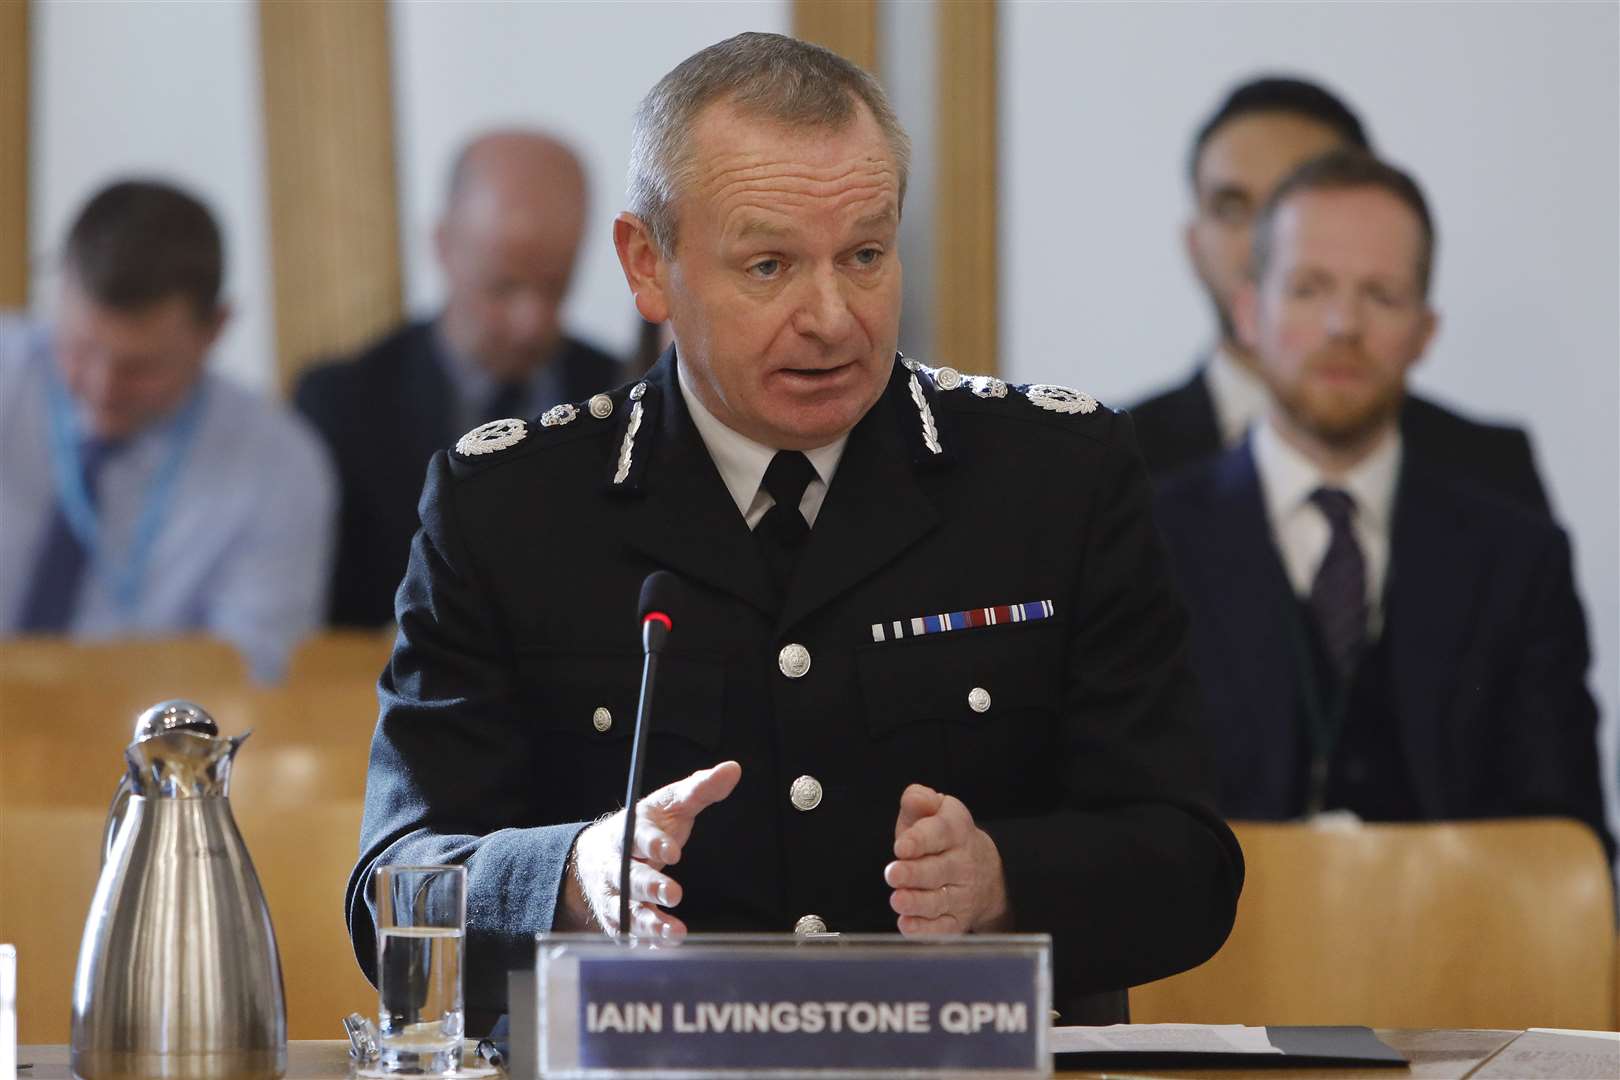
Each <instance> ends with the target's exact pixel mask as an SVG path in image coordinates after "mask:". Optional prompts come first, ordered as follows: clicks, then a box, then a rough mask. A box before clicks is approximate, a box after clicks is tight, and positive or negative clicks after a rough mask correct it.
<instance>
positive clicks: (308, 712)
mask: <svg viewBox="0 0 1620 1080" xmlns="http://www.w3.org/2000/svg"><path fill="white" fill-rule="evenodd" d="M377 640H378V639H372V640H370V641H368V642H367V643H365V644H361V643H359V642H358V641H357V640H355V639H353V638H350V637H348V636H342V637H337V638H335V639H334V641H333V644H332V646H331V648H330V649H326V648H323V643H322V641H319V640H318V641H316V642H314V643H312V644H310V645H308V646H306V648H305V650H303V651H302V652H301V653H300V657H301V658H302V659H303V661H304V662H303V665H302V666H300V664H299V662H298V661H296V660H295V662H294V672H293V674H292V676H291V678H290V680H289V682H288V683H287V684H286V685H284V686H282V687H279V688H275V689H266V688H264V687H260V686H257V685H255V684H253V683H251V682H249V681H248V678H247V673H246V671H245V670H244V668H243V666H242V664H241V662H240V661H239V660H238V659H237V657H236V654H235V652H234V651H233V650H231V649H229V648H228V647H226V646H220V645H218V644H217V643H214V642H206V641H190V640H173V641H166V642H159V641H132V642H124V643H117V644H112V643H109V644H96V645H88V646H86V645H71V644H68V643H66V642H60V641H52V642H47V641H25V642H8V643H6V644H5V645H4V646H0V941H5V942H8V943H12V944H15V945H16V946H17V951H18V972H19V977H18V1024H19V1035H20V1039H21V1041H22V1042H24V1043H60V1042H66V1041H67V1039H68V1034H69V1021H70V1018H71V1001H72V987H73V967H74V961H75V958H76V957H77V956H78V950H79V941H80V937H81V935H82V933H83V930H84V918H85V914H86V912H87V911H88V910H89V907H90V897H91V894H92V893H93V892H94V889H95V883H96V879H97V877H98V876H99V873H100V856H99V851H100V844H101V837H102V827H103V823H104V821H105V819H106V814H107V806H108V802H109V800H110V799H111V797H112V793H113V789H114V787H115V786H116V785H117V782H118V778H119V777H120V776H121V775H122V772H123V769H122V762H123V750H124V747H125V745H126V744H127V743H128V742H129V736H130V728H131V724H132V722H133V720H134V717H135V715H136V713H138V712H139V711H140V710H141V709H143V708H145V707H146V706H147V705H150V704H152V703H154V702H156V701H159V700H162V699H164V698H169V697H187V698H191V699H192V700H195V701H197V702H198V703H199V704H201V705H202V706H204V707H205V708H207V709H208V710H209V712H210V713H212V714H213V716H214V717H215V719H216V720H218V721H219V724H220V729H221V730H222V731H224V732H226V733H228V734H239V733H241V732H243V731H247V730H249V729H250V728H251V729H252V730H253V732H254V734H253V736H252V738H251V739H250V740H249V741H248V743H247V745H246V746H245V747H244V748H243V750H242V753H241V755H240V757H239V758H238V759H237V768H236V770H235V772H234V775H233V779H232V786H231V805H232V810H233V812H234V813H235V816H236V819H237V823H238V825H239V827H240V828H241V830H242V835H243V837H244V839H245V840H246V842H247V845H248V851H249V853H250V854H251V855H252V857H253V861H254V865H255V867H256V868H257V870H258V873H259V878H260V881H261V883H262V885H263V887H264V890H265V896H266V899H267V901H268V903H269V905H270V916H271V920H272V922H273V923H274V924H275V928H276V937H277V943H278V947H279V949H280V952H281V961H282V969H283V978H284V981H285V985H286V990H287V1015H288V1030H289V1033H290V1035H291V1037H292V1038H295V1039H330V1038H336V1037H338V1035H339V1028H338V1022H339V1020H340V1019H341V1017H342V1016H344V1015H345V1014H347V1013H348V1012H351V1011H354V1010H359V1011H362V1012H366V1013H368V1014H375V1012H376V1008H377V998H376V994H375V992H374V991H372V990H371V988H370V986H369V985H368V984H367V983H366V981H365V979H364V977H363V976H362V975H361V974H360V970H359V967H358V966H357V965H356V964H355V962H354V955H353V950H352V949H351V948H350V946H349V941H348V934H347V929H346V927H345V925H344V921H343V889H344V884H345V882H346V880H347V877H348V873H349V870H350V868H351V867H352V866H353V863H354V859H355V857H356V855H357V851H358V837H359V828H360V814H361V806H362V800H363V796H364V788H365V773H366V759H367V754H368V750H369V746H370V741H371V732H372V729H373V727H374V725H375V723H376V715H377V701H376V692H375V689H374V687H375V684H376V679H377V673H378V671H379V670H380V668H381V664H382V660H383V659H386V655H387V654H386V650H383V652H382V657H381V659H379V657H378V655H377Z"/></svg>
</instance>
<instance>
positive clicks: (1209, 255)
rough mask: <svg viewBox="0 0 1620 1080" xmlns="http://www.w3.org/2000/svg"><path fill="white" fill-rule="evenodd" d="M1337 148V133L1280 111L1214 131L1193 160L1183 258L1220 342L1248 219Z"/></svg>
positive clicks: (1226, 331)
mask: <svg viewBox="0 0 1620 1080" xmlns="http://www.w3.org/2000/svg"><path fill="white" fill-rule="evenodd" d="M1343 145H1344V139H1343V137H1342V136H1340V135H1339V133H1338V132H1336V131H1334V130H1333V129H1332V128H1330V127H1327V126H1326V125H1324V124H1319V123H1317V122H1316V121H1314V120H1310V119H1307V118H1305V117H1302V116H1298V115H1296V114H1293V113H1285V112H1263V113H1251V114H1249V115H1247V116H1240V117H1238V118H1237V119H1235V120H1231V121H1229V122H1227V123H1226V124H1223V125H1222V126H1221V127H1219V128H1217V129H1216V131H1215V134H1214V135H1212V136H1210V138H1209V140H1208V141H1207V142H1206V143H1204V149H1203V151H1202V152H1201V153H1200V154H1199V156H1198V165H1197V170H1196V176H1195V178H1194V196H1195V198H1196V199H1197V207H1196V208H1195V211H1194V215H1193V219H1192V221H1191V222H1189V223H1188V225H1187V233H1186V242H1187V254H1188V255H1189V256H1190V257H1191V258H1192V263H1193V269H1194V271H1195V272H1196V273H1197V274H1198V280H1199V281H1201V282H1202V283H1203V285H1204V290H1205V291H1206V292H1207V293H1208V294H1209V298H1210V302H1211V303H1212V304H1213V305H1214V307H1215V315H1216V318H1217V319H1218V320H1219V321H1220V329H1221V334H1222V336H1223V337H1224V338H1226V339H1227V340H1231V339H1232V338H1233V337H1234V336H1235V335H1234V333H1233V326H1232V299H1233V297H1235V296H1236V295H1237V291H1238V288H1239V287H1240V286H1241V285H1242V284H1243V283H1244V282H1245V281H1246V280H1247V279H1248V273H1249V259H1250V255H1251V253H1252V244H1253V238H1254V234H1253V227H1254V218H1255V215H1256V214H1258V213H1259V212H1260V208H1261V207H1262V206H1264V205H1265V202H1266V200H1267V199H1269V198H1270V197H1271V193H1272V191H1274V190H1275V189H1276V187H1277V184H1278V183H1279V182H1281V180H1282V178H1283V177H1285V176H1287V175H1288V174H1289V173H1291V172H1293V171H1294V169H1296V168H1297V167H1299V166H1300V165H1303V164H1304V163H1305V162H1307V161H1309V160H1310V159H1311V158H1313V157H1316V156H1318V155H1319V154H1324V153H1326V152H1327V151H1329V150H1333V149H1336V148H1338V147H1340V146H1343Z"/></svg>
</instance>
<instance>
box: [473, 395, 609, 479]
mask: <svg viewBox="0 0 1620 1080" xmlns="http://www.w3.org/2000/svg"><path fill="white" fill-rule="evenodd" d="M614 411H615V403H614V401H613V398H612V397H610V396H609V395H607V394H597V395H596V396H595V397H593V398H591V399H590V400H589V401H585V402H581V403H579V404H571V403H564V404H561V405H553V406H552V407H551V408H549V409H547V410H546V411H545V412H543V413H541V414H540V418H539V420H538V421H536V422H534V423H530V422H529V421H526V420H519V419H516V418H511V419H506V420H491V421H490V422H489V423H487V424H480V425H478V426H477V427H475V428H473V429H472V430H471V431H469V432H467V434H465V435H463V436H462V437H461V438H459V439H457V440H456V445H455V447H454V450H453V452H452V453H451V454H450V464H451V468H452V471H453V472H454V473H455V475H457V476H465V475H467V474H469V473H472V472H477V471H481V470H482V469H484V468H487V467H489V466H491V465H494V464H496V463H498V462H507V461H515V460H517V459H519V458H522V457H526V456H527V455H528V454H530V453H532V452H534V451H536V450H539V449H541V448H543V447H546V446H551V445H556V444H559V443H563V442H572V441H574V439H576V438H578V437H581V436H585V435H589V434H592V433H593V429H594V433H596V434H604V433H605V432H606V429H607V425H603V424H601V423H600V421H605V420H607V419H609V418H610V417H612V416H613V413H614ZM585 417H588V418H590V419H591V420H595V421H598V423H594V424H593V423H590V422H586V423H582V424H579V425H577V426H573V427H571V426H570V425H573V424H574V421H576V420H579V419H581V418H585Z"/></svg>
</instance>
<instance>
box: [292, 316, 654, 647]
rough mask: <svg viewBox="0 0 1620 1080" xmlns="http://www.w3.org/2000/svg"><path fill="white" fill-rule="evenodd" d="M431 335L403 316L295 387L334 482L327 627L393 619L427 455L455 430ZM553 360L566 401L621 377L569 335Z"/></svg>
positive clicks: (426, 326)
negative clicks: (337, 491) (334, 543)
mask: <svg viewBox="0 0 1620 1080" xmlns="http://www.w3.org/2000/svg"><path fill="white" fill-rule="evenodd" d="M435 340H436V339H435V335H434V331H433V324H432V323H428V322H418V323H411V324H409V325H407V326H405V327H403V328H401V329H399V330H397V331H395V332H394V333H392V334H390V335H389V336H387V337H385V338H383V339H382V340H381V341H378V342H376V343H375V344H373V345H371V346H369V347H368V348H367V349H366V350H365V351H364V352H362V353H360V354H359V355H358V356H356V357H354V358H353V359H350V360H347V361H341V362H338V363H331V364H326V365H323V366H321V367H316V368H312V369H310V370H309V371H307V372H305V373H304V375H303V376H302V377H301V378H300V379H299V380H298V385H297V388H296V390H295V391H294V393H293V397H294V401H295V402H296V403H297V406H298V409H299V411H300V412H302V413H303V414H304V415H305V416H307V417H309V419H310V420H311V421H312V422H313V423H314V424H315V427H316V428H317V429H318V430H319V431H320V433H321V436H322V437H323V438H324V439H325V440H326V442H327V445H328V446H330V447H331V449H332V458H333V460H334V461H335V462H336V463H337V467H338V476H339V480H340V483H341V487H342V512H341V524H340V531H339V538H338V553H337V559H336V561H335V563H334V565H333V572H332V590H331V598H332V599H331V610H330V615H329V620H330V622H331V623H332V624H333V625H336V626H360V627H370V626H382V625H383V624H385V623H387V622H389V621H391V620H392V619H393V617H394V592H395V590H396V589H398V588H399V581H400V578H401V577H402V576H403V575H404V573H405V563H406V560H407V559H408V557H409V555H410V550H411V537H412V536H413V535H415V533H416V526H417V520H416V500H417V497H418V496H419V495H420V494H421V492H422V476H423V473H424V472H425V471H426V469H427V463H428V459H429V458H430V457H432V456H433V452H434V451H435V450H439V449H442V448H443V447H445V446H448V445H450V444H451V443H453V442H455V441H456V439H457V437H458V436H460V435H461V434H462V433H461V432H460V431H457V430H455V423H454V419H453V417H452V411H453V405H452V402H453V401H454V397H453V395H452V391H451V387H450V381H449V379H448V378H447V377H446V376H445V373H444V367H443V364H442V362H441V360H440V358H439V356H438V355H437V351H438V346H437V345H436V343H435ZM551 362H552V363H554V364H556V365H557V366H558V370H559V372H560V373H561V376H562V378H561V383H562V386H563V390H564V394H565V397H564V398H563V399H562V400H565V401H572V400H576V399H579V398H584V397H588V396H590V395H591V394H594V393H596V392H598V391H600V390H605V389H607V388H608V387H610V386H612V385H613V384H614V383H616V382H617V381H618V380H619V378H621V377H622V376H621V374H620V372H619V365H618V363H617V361H615V360H614V359H613V358H612V357H610V356H608V355H607V354H606V353H603V352H599V351H598V350H596V349H594V348H592V347H591V346H589V345H586V344H584V343H583V342H579V341H575V340H573V339H572V338H564V339H563V340H562V342H561V344H560V345H559V346H558V352H557V355H556V356H555V357H554V358H553V359H552V361H551Z"/></svg>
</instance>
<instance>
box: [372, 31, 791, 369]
mask: <svg viewBox="0 0 1620 1080" xmlns="http://www.w3.org/2000/svg"><path fill="white" fill-rule="evenodd" d="M390 14H391V16H392V20H393V32H394V108H395V116H394V120H395V132H396V143H395V147H396V152H397V154H398V170H399V194H400V218H401V230H402V235H401V239H402V241H403V244H402V250H403V252H404V261H405V283H406V289H405V295H406V305H407V307H408V308H410V309H411V310H412V311H413V312H415V313H418V314H425V313H428V312H431V311H433V310H435V309H436V308H437V306H438V303H439V301H440V298H441V297H442V289H443V283H442V280H441V277H440V274H439V270H438V267H437V265H435V263H434V260H433V250H432V243H431V237H432V230H433V222H434V219H435V218H436V217H437V216H438V212H439V208H440V206H441V205H442V203H443V199H444V190H445V185H446V181H447V180H448V172H449V168H450V162H451V160H452V158H453V157H454V155H455V152H456V149H457V148H458V147H459V146H460V144H461V143H462V142H463V141H465V140H466V138H467V137H468V136H469V135H471V134H473V133H474V132H476V131H478V130H480V129H482V128H485V127H490V126H494V125H501V124H514V123H516V124H525V125H537V126H540V127H543V128H547V129H549V130H551V131H554V132H556V133H557V134H559V135H560V136H561V137H563V138H564V139H567V140H568V141H569V142H570V143H571V144H572V145H573V146H574V149H575V150H576V151H577V152H578V153H579V155H580V157H581V158H582V159H583V160H584V162H585V168H586V170H587V171H588V172H589V174H590V178H591V200H592V205H591V211H590V214H591V218H590V220H591V224H590V225H589V226H588V227H587V229H586V233H585V240H584V243H583V245H582V250H581V252H580V262H579V265H578V268H577V270H576V278H575V281H574V290H573V293H572V294H571V296H570V297H569V301H568V305H567V310H566V313H565V320H566V322H567V325H568V326H569V328H570V329H571V330H572V331H574V332H575V333H577V334H579V335H581V336H583V337H585V338H587V339H589V340H592V341H594V342H596V343H597V344H599V345H601V346H603V347H605V348H607V349H608V350H610V351H613V352H617V353H619V354H621V355H623V354H628V352H629V351H630V349H631V347H632V345H633V344H634V341H635V336H636V331H637V327H638V326H639V324H640V318H639V316H637V315H636V311H635V307H634V306H633V305H632V303H631V300H630V293H629V290H627V289H626V288H625V284H624V276H623V275H622V274H621V273H620V271H619V263H618V259H617V258H616V256H615V255H614V253H613V233H612V224H613V216H614V215H615V214H616V213H618V212H619V211H620V210H622V209H623V208H624V175H625V169H626V168H627V167H628V165H629V162H630V119H631V114H632V113H633V112H634V111H635V107H636V105H637V104H638V103H639V102H640V101H641V98H642V97H643V96H644V95H645V94H646V93H647V91H648V90H650V89H652V85H653V83H655V82H657V81H658V79H659V78H661V77H662V76H663V75H664V73H665V72H667V71H668V70H669V69H670V68H672V67H674V66H675V65H676V64H677V63H679V62H680V61H681V60H683V59H685V58H686V57H687V56H688V55H690V54H692V53H694V52H696V51H697V50H698V49H700V48H703V47H704V46H706V45H712V44H713V43H715V42H716V41H719V40H721V39H723V38H727V37H730V36H731V35H732V34H737V33H741V32H742V31H744V30H769V31H776V32H786V30H787V28H788V22H789V18H790V10H789V6H788V4H787V2H786V0H761V2H757V3H741V4H739V3H625V4H618V3H613V4H490V3H460V4H444V3H435V2H423V0H395V2H394V4H393V6H392V8H391V12H390Z"/></svg>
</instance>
